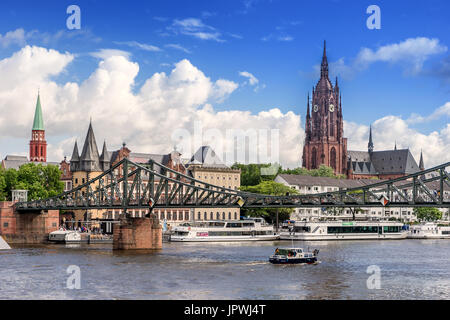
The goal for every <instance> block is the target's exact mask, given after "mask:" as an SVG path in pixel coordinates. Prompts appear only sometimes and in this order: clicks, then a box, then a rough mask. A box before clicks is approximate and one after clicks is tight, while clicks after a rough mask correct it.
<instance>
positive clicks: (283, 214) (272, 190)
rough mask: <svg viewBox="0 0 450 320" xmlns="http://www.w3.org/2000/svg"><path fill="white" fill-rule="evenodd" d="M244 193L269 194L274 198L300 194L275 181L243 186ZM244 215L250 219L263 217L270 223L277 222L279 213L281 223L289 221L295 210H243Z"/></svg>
mask: <svg viewBox="0 0 450 320" xmlns="http://www.w3.org/2000/svg"><path fill="white" fill-rule="evenodd" d="M241 190H242V191H247V192H252V193H259V194H267V195H272V196H283V195H286V194H297V193H298V192H297V191H296V190H294V189H292V188H290V187H286V186H285V185H284V184H281V183H277V182H274V181H262V182H261V183H260V184H258V185H255V186H242V187H241ZM241 210H242V213H243V214H244V215H247V216H250V217H263V218H265V219H266V221H268V222H270V223H275V222H276V217H277V211H278V218H279V221H283V220H286V219H289V217H290V215H291V213H292V212H293V211H294V209H291V208H257V209H245V208H243V209H241Z"/></svg>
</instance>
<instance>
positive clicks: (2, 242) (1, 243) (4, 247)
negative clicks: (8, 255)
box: [0, 236, 11, 250]
mask: <svg viewBox="0 0 450 320" xmlns="http://www.w3.org/2000/svg"><path fill="white" fill-rule="evenodd" d="M8 249H11V247H10V246H9V244H7V243H6V241H5V240H3V238H2V236H0V250H8Z"/></svg>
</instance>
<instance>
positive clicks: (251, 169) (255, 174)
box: [231, 163, 281, 186]
mask: <svg viewBox="0 0 450 320" xmlns="http://www.w3.org/2000/svg"><path fill="white" fill-rule="evenodd" d="M231 168H232V169H240V170H241V185H242V186H256V185H257V184H259V183H261V182H262V181H271V180H273V179H275V177H276V176H277V174H278V173H279V172H281V166H280V165H278V164H274V165H273V166H272V164H270V163H264V164H241V163H235V164H234V165H232V166H231ZM269 168H270V169H269ZM264 169H265V170H264ZM272 172H273V174H269V175H268V174H267V173H272Z"/></svg>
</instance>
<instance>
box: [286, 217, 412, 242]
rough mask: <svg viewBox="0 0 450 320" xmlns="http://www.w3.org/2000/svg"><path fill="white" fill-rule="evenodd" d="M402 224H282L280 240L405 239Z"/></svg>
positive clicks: (378, 222)
mask: <svg viewBox="0 0 450 320" xmlns="http://www.w3.org/2000/svg"><path fill="white" fill-rule="evenodd" d="M402 227H403V224H402V223H399V222H393V221H348V222H346V221H326V222H302V221H295V222H294V223H292V222H291V223H289V224H283V226H282V228H281V232H280V239H281V240H384V239H386V240H387V239H405V238H406V236H407V232H406V231H405V230H403V228H402Z"/></svg>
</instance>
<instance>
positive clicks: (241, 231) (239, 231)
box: [170, 218, 279, 242]
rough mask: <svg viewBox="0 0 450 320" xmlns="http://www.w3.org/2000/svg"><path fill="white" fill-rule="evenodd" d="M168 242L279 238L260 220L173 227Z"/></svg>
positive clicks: (211, 222)
mask: <svg viewBox="0 0 450 320" xmlns="http://www.w3.org/2000/svg"><path fill="white" fill-rule="evenodd" d="M172 230H173V234H172V235H171V237H170V241H177V242H195V241H199V242H207V241H213V242H215V241H223V242H228V241H263V240H276V239H278V238H279V236H278V235H277V234H275V233H274V230H273V226H272V225H269V224H267V223H266V222H265V221H264V219H262V218H254V219H246V220H239V221H222V220H220V221H195V222H186V223H183V224H181V225H179V226H177V227H174V228H173V229H172Z"/></svg>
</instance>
